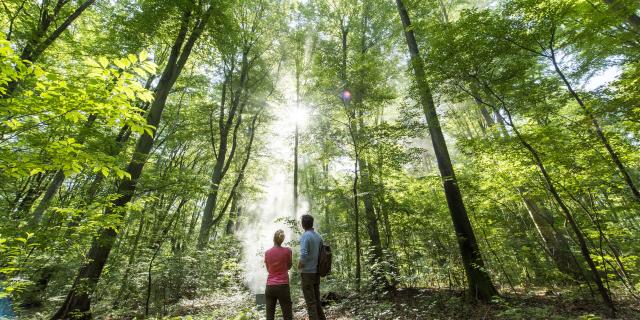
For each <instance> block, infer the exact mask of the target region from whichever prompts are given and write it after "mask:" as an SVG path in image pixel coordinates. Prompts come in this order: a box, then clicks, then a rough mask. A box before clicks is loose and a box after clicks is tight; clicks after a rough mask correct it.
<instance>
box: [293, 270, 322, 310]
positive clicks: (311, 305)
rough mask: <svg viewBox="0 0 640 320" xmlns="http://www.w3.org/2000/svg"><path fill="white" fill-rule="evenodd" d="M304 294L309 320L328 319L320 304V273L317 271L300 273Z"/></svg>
mask: <svg viewBox="0 0 640 320" xmlns="http://www.w3.org/2000/svg"><path fill="white" fill-rule="evenodd" d="M300 278H301V280H302V294H303V295H304V302H305V303H306V304H307V313H308V314H309V320H326V319H327V318H326V317H325V316H324V311H322V305H321V304H320V275H319V274H317V273H300Z"/></svg>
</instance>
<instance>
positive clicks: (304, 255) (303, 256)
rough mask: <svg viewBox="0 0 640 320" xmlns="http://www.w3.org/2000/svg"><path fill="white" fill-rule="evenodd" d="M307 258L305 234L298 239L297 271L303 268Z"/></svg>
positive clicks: (307, 239)
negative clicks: (298, 256) (298, 258)
mask: <svg viewBox="0 0 640 320" xmlns="http://www.w3.org/2000/svg"><path fill="white" fill-rule="evenodd" d="M308 257H309V237H308V236H307V234H306V233H304V234H302V237H300V260H299V261H298V269H302V268H303V267H304V261H306V260H307V259H308Z"/></svg>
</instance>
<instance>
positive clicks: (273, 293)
mask: <svg viewBox="0 0 640 320" xmlns="http://www.w3.org/2000/svg"><path fill="white" fill-rule="evenodd" d="M264 295H265V299H266V300H267V320H274V319H275V314H276V302H280V309H282V317H283V318H284V320H292V319H293V312H292V311H291V309H292V307H291V291H290V290H289V285H288V284H281V285H277V286H267V289H266V290H265V292H264Z"/></svg>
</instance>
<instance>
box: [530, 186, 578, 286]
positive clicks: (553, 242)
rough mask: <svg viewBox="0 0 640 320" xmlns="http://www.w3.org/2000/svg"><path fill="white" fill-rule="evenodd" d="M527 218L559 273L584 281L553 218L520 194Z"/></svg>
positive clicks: (567, 243) (542, 208)
mask: <svg viewBox="0 0 640 320" xmlns="http://www.w3.org/2000/svg"><path fill="white" fill-rule="evenodd" d="M521 197H522V201H523V202H524V204H525V206H526V208H527V212H528V213H529V217H530V218H531V221H533V224H534V225H535V227H536V230H537V231H538V234H539V235H540V238H542V243H543V244H544V248H545V251H546V252H547V254H548V255H549V257H551V260H553V262H554V264H555V265H556V267H557V268H558V270H560V272H562V273H564V274H566V275H569V276H571V277H572V278H573V279H575V280H584V278H585V277H584V274H583V271H582V267H581V266H580V264H579V263H578V261H577V260H576V258H575V257H574V256H573V253H571V249H570V247H569V242H567V239H566V238H565V237H564V235H563V234H562V233H560V232H558V230H557V229H556V227H555V226H554V225H553V217H552V216H551V214H550V213H549V212H548V211H547V210H546V208H544V207H540V206H538V205H537V203H536V202H535V201H533V200H532V199H531V198H529V197H528V196H526V195H524V194H522V193H521Z"/></svg>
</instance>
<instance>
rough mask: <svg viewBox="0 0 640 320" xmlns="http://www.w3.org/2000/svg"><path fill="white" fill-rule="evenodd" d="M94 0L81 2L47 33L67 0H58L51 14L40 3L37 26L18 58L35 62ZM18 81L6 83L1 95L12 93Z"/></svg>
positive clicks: (57, 18) (6, 95) (44, 5)
mask: <svg viewBox="0 0 640 320" xmlns="http://www.w3.org/2000/svg"><path fill="white" fill-rule="evenodd" d="M94 2H95V0H86V1H84V2H83V3H82V4H80V5H79V6H78V7H77V8H76V9H75V10H74V11H73V12H72V13H71V14H70V15H69V16H67V17H66V18H65V19H64V21H62V23H61V24H60V25H58V27H57V28H56V29H55V30H53V32H51V34H49V35H47V33H48V32H49V28H50V27H51V25H52V23H54V22H56V21H57V20H59V19H60V18H61V17H59V16H58V15H59V13H60V10H62V7H63V6H64V5H66V4H67V3H69V1H58V3H57V4H56V6H55V7H54V8H53V14H50V13H49V8H48V5H47V4H46V3H44V4H42V6H43V7H42V9H41V13H40V19H39V21H38V26H37V27H36V30H34V31H33V33H32V34H31V35H30V37H29V39H28V40H27V43H26V45H25V46H24V48H23V49H22V52H21V54H20V60H27V61H30V62H35V61H36V60H38V58H40V56H42V54H43V53H44V52H45V50H47V48H49V46H51V44H53V42H54V41H56V40H57V39H58V38H59V37H60V35H62V33H63V32H64V31H66V30H67V29H68V28H69V26H70V25H71V24H72V23H73V22H74V21H75V20H76V19H77V18H78V17H79V16H80V15H81V14H82V13H83V12H84V11H85V10H87V9H88V8H89V7H90V6H91V5H93V3H94ZM18 84H19V83H18V82H17V81H13V82H10V83H8V84H7V92H6V93H5V94H4V95H3V97H8V96H11V95H12V94H13V92H14V91H15V90H16V88H17V87H18Z"/></svg>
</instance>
